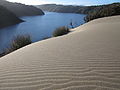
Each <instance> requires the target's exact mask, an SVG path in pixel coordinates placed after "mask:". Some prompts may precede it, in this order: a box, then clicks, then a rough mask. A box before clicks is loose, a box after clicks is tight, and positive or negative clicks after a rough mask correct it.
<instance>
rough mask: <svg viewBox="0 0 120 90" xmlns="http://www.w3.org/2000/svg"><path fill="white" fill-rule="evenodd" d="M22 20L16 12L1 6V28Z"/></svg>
mask: <svg viewBox="0 0 120 90" xmlns="http://www.w3.org/2000/svg"><path fill="white" fill-rule="evenodd" d="M20 22H22V20H21V19H19V18H18V17H16V15H15V14H13V13H12V12H10V11H9V10H7V9H6V8H5V7H3V6H0V28H3V27H7V26H10V25H14V24H17V23H20Z"/></svg>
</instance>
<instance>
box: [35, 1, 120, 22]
mask: <svg viewBox="0 0 120 90" xmlns="http://www.w3.org/2000/svg"><path fill="white" fill-rule="evenodd" d="M36 7H38V8H40V9H42V10H44V11H50V12H61V13H78V14H87V16H86V17H85V21H86V22H88V21H91V20H93V19H97V18H101V17H107V16H114V15H120V3H113V4H108V5H99V6H72V5H56V4H44V5H38V6H36Z"/></svg>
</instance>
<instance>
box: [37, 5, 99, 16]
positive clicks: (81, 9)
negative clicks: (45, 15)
mask: <svg viewBox="0 0 120 90" xmlns="http://www.w3.org/2000/svg"><path fill="white" fill-rule="evenodd" d="M36 7H38V8H40V9H42V10H43V11H50V12H61V13H79V14H88V13H89V12H91V11H93V10H94V9H95V8H96V7H97V6H72V5H57V4H44V5H37V6H36Z"/></svg>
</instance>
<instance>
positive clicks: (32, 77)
mask: <svg viewBox="0 0 120 90" xmlns="http://www.w3.org/2000/svg"><path fill="white" fill-rule="evenodd" d="M72 31H73V32H71V33H70V34H68V35H65V36H60V37H57V38H51V39H48V40H43V41H40V42H37V43H34V44H32V45H29V46H26V47H24V48H22V49H19V50H17V51H15V52H13V53H11V54H9V55H7V56H4V57H2V58H1V59H0V90H120V16H113V17H106V18H101V19H97V20H93V21H91V22H89V23H86V24H84V25H82V26H80V27H78V28H76V29H74V30H72Z"/></svg>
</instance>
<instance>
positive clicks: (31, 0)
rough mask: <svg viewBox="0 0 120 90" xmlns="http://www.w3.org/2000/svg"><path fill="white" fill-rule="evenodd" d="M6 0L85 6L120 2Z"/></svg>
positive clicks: (104, 0) (30, 3)
mask: <svg viewBox="0 0 120 90" xmlns="http://www.w3.org/2000/svg"><path fill="white" fill-rule="evenodd" d="M7 1H11V2H19V3H23V4H27V5H40V4H65V5H85V6H90V5H101V4H109V3H114V2H120V0H7Z"/></svg>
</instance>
